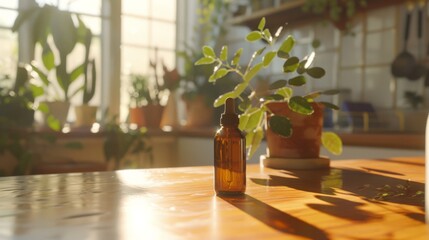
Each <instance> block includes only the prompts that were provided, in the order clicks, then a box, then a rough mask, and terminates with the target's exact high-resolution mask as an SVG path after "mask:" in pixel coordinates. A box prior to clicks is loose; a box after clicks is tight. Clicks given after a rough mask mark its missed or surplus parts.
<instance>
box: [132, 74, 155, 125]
mask: <svg viewBox="0 0 429 240" xmlns="http://www.w3.org/2000/svg"><path fill="white" fill-rule="evenodd" d="M130 80H131V83H130V88H129V91H128V92H129V95H130V109H129V122H130V123H132V124H137V126H139V127H141V126H145V125H146V122H145V120H144V108H143V104H149V101H151V99H152V98H151V96H150V93H149V87H148V85H149V77H147V76H145V75H141V74H131V75H130ZM148 100H149V101H148Z"/></svg>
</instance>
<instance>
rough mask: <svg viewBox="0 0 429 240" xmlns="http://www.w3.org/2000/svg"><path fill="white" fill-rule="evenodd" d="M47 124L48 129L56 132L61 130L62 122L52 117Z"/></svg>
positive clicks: (50, 116)
mask: <svg viewBox="0 0 429 240" xmlns="http://www.w3.org/2000/svg"><path fill="white" fill-rule="evenodd" d="M47 123H48V127H49V128H50V129H52V130H54V131H59V130H60V129H61V124H60V121H59V120H58V119H56V118H55V117H54V116H52V115H49V116H48V118H47Z"/></svg>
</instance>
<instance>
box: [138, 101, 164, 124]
mask: <svg viewBox="0 0 429 240" xmlns="http://www.w3.org/2000/svg"><path fill="white" fill-rule="evenodd" d="M142 108H143V118H144V123H145V124H144V126H145V127H147V128H159V127H160V124H161V119H162V114H163V112H164V106H161V105H159V104H150V105H146V106H143V107H142Z"/></svg>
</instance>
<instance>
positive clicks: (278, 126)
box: [268, 115, 293, 137]
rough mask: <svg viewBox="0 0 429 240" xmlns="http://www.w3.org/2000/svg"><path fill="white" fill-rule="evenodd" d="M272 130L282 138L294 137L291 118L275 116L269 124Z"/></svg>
mask: <svg viewBox="0 0 429 240" xmlns="http://www.w3.org/2000/svg"><path fill="white" fill-rule="evenodd" d="M268 124H269V127H270V129H271V130H272V131H273V132H274V133H277V134H279V135H280V136H282V137H290V136H291V135H292V132H293V131H292V124H291V123H290V120H289V118H287V117H284V116H280V115H273V116H271V117H270V120H269V122H268Z"/></svg>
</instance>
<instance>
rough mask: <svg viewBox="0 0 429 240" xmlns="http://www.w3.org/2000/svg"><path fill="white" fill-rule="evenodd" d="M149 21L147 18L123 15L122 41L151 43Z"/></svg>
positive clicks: (142, 43) (139, 43)
mask: <svg viewBox="0 0 429 240" xmlns="http://www.w3.org/2000/svg"><path fill="white" fill-rule="evenodd" d="M148 33H149V22H148V20H145V19H138V18H133V17H126V16H123V17H122V42H123V43H129V44H138V45H143V46H148V45H149V42H148V41H149V36H148V35H149V34H148Z"/></svg>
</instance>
